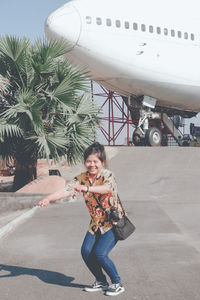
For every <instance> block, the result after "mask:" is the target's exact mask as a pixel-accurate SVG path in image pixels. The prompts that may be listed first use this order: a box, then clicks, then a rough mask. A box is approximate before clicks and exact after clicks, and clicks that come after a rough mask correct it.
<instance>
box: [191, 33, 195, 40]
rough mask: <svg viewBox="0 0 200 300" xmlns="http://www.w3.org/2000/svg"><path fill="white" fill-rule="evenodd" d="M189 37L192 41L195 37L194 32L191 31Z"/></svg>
mask: <svg viewBox="0 0 200 300" xmlns="http://www.w3.org/2000/svg"><path fill="white" fill-rule="evenodd" d="M190 38H191V40H192V41H194V39H195V37H194V33H191V35H190Z"/></svg>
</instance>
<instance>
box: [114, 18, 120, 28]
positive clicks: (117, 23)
mask: <svg viewBox="0 0 200 300" xmlns="http://www.w3.org/2000/svg"><path fill="white" fill-rule="evenodd" d="M115 24H116V27H118V28H119V27H121V22H120V20H116V21H115Z"/></svg>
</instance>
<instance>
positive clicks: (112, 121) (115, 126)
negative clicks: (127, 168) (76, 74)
mask: <svg viewBox="0 0 200 300" xmlns="http://www.w3.org/2000/svg"><path fill="white" fill-rule="evenodd" d="M91 87H92V95H93V99H94V100H95V101H96V102H97V103H98V104H99V103H101V109H102V112H103V116H102V117H101V120H102V122H101V125H100V131H101V133H102V134H103V136H104V138H105V139H106V141H107V143H108V145H112V146H116V145H117V146H119V145H126V146H130V144H131V142H130V126H131V124H133V121H132V120H131V118H130V115H129V114H130V112H129V109H128V106H127V105H126V103H125V101H124V100H123V98H122V97H121V96H120V95H118V94H117V93H115V92H112V91H110V90H107V89H106V88H104V87H103V86H100V85H97V86H95V90H94V84H93V82H92V83H91ZM97 90H98V91H97ZM120 136H123V137H124V139H125V140H126V142H125V143H122V142H119V137H120Z"/></svg>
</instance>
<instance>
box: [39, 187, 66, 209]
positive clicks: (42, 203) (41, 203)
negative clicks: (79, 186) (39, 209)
mask: <svg viewBox="0 0 200 300" xmlns="http://www.w3.org/2000/svg"><path fill="white" fill-rule="evenodd" d="M70 195H71V193H70V192H69V191H66V190H64V189H62V190H59V191H57V192H55V193H52V194H50V195H48V196H46V197H44V198H43V199H42V200H40V201H39V202H38V206H47V205H48V204H49V202H55V201H57V200H60V199H63V198H67V197H69V196H70Z"/></svg>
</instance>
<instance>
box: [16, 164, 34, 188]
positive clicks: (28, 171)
mask: <svg viewBox="0 0 200 300" xmlns="http://www.w3.org/2000/svg"><path fill="white" fill-rule="evenodd" d="M36 178H37V159H32V161H29V162H23V163H21V162H19V161H17V162H16V167H15V177H14V182H13V192H16V191H17V190H19V189H21V188H22V187H23V186H25V185H26V184H28V183H29V182H31V181H33V180H35V179H36Z"/></svg>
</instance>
